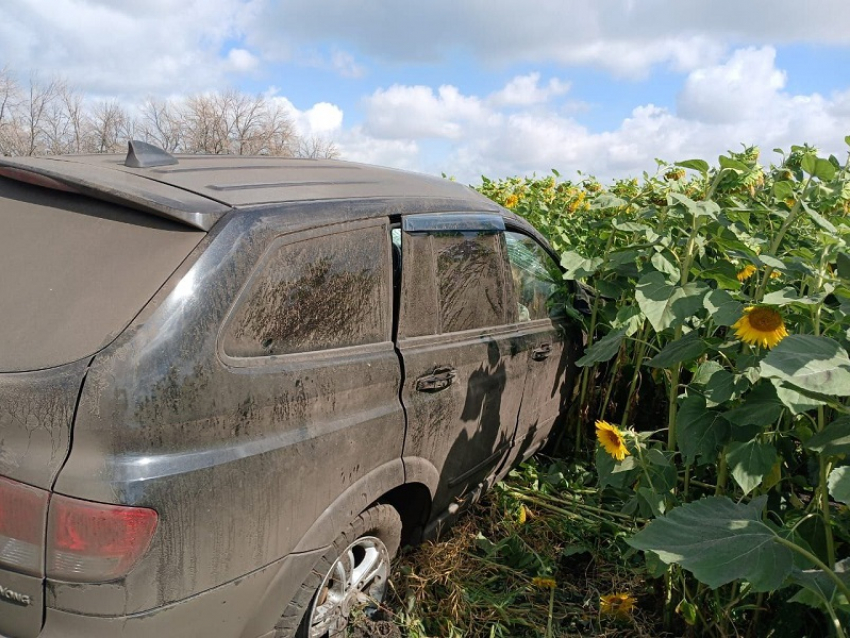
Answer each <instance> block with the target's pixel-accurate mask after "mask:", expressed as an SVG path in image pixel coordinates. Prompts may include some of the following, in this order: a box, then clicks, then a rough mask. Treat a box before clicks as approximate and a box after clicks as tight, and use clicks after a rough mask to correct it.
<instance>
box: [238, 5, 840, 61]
mask: <svg viewBox="0 0 850 638" xmlns="http://www.w3.org/2000/svg"><path fill="white" fill-rule="evenodd" d="M847 24H850V3H848V2H846V0H821V1H820V2H818V3H817V6H816V8H814V7H813V5H811V3H806V2H800V1H799V0H747V1H745V2H741V0H715V1H714V2H675V3H674V2H670V1H669V0H640V1H638V2H635V1H634V0H607V1H605V2H599V1H598V0H570V1H569V2H565V1H564V0H526V2H524V3H522V4H521V5H519V4H517V3H516V2H515V1H513V0H486V1H485V0H468V1H466V2H457V0H429V2H420V3H412V2H409V1H406V0H405V1H402V0H387V1H386V2H380V3H377V2H374V3H363V2H362V1H360V0H287V2H273V1H267V2H265V3H263V4H262V6H261V8H260V10H259V11H258V12H257V14H256V17H255V19H253V20H248V21H247V25H248V26H247V27H246V28H247V36H248V38H249V40H250V41H251V42H252V43H253V44H255V45H256V46H258V47H260V48H263V49H265V50H267V51H269V52H275V53H277V54H278V55H286V54H287V53H286V51H283V50H282V43H283V42H287V43H292V42H296V43H301V44H302V45H306V46H311V45H312V43H314V42H340V41H341V42H345V43H346V46H347V47H348V48H349V50H351V51H355V52H357V53H359V54H362V55H368V56H371V57H373V58H375V59H379V60H382V61H385V62H388V63H393V64H397V63H403V62H411V61H413V62H440V61H441V62H446V61H449V60H451V59H452V57H453V56H455V55H456V54H457V52H458V51H459V50H460V51H465V52H470V53H471V54H472V55H473V56H474V57H475V58H477V59H478V60H479V61H481V62H483V63H484V64H488V65H492V64H514V63H521V62H533V63H543V62H554V63H559V64H567V65H589V66H593V67H596V68H600V69H604V70H607V71H610V72H612V73H614V74H616V75H620V76H628V77H633V78H640V77H643V76H645V75H646V74H647V73H648V72H649V70H650V69H651V68H652V67H653V66H654V65H658V64H662V65H669V66H670V67H671V68H673V69H675V70H677V71H683V72H688V71H691V70H693V69H696V68H700V67H702V66H706V65H709V64H714V63H716V62H717V61H718V60H719V59H720V58H721V57H722V56H723V54H724V52H725V51H726V50H727V49H728V47H729V46H730V44H738V43H742V42H743V43H751V44H753V45H755V46H761V45H767V44H786V43H811V44H816V45H828V44H838V45H847V44H850V30H848V29H847Z"/></svg>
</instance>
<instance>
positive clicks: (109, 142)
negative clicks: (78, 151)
mask: <svg viewBox="0 0 850 638" xmlns="http://www.w3.org/2000/svg"><path fill="white" fill-rule="evenodd" d="M132 129H133V123H132V121H131V118H130V117H129V116H128V115H127V112H126V111H125V110H124V109H123V108H122V107H121V105H120V104H118V102H116V101H114V100H113V101H109V102H99V103H98V104H96V105H95V107H94V111H93V112H92V115H91V127H90V130H91V133H90V136H89V139H90V142H89V144H90V147H89V149H88V150H90V151H91V152H94V153H117V152H119V151H121V150H123V148H124V146H125V144H126V142H127V139H128V137H129V136H128V133H130V132H131V131H132Z"/></svg>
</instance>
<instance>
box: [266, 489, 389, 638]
mask: <svg viewBox="0 0 850 638" xmlns="http://www.w3.org/2000/svg"><path fill="white" fill-rule="evenodd" d="M400 541H401V517H399V515H398V512H397V511H396V510H395V508H393V507H392V506H390V505H375V506H374V507H371V508H369V509H368V510H366V511H365V512H363V513H362V514H361V515H360V516H358V517H357V518H355V519H354V520H353V521H352V522H351V523H350V524H349V526H348V528H347V529H346V530H345V531H343V532H342V533H341V534H340V535H339V536H338V537H337V538H336V540H335V541H334V543H333V545H332V546H331V548H330V549H329V550H328V551H327V552H326V553H325V555H324V556H322V558H320V559H319V561H318V562H317V563H316V565H315V566H314V567H313V570H312V571H311V572H310V575H309V576H308V577H307V579H306V580H305V582H304V584H303V585H302V586H301V588H300V589H299V591H298V594H297V595H296V596H295V598H294V599H293V601H292V602H291V603H290V604H289V606H288V607H287V609H286V611H285V612H284V614H283V617H282V618H281V620H280V622H279V623H278V625H277V630H278V633H277V637H278V638H285V637H288V636H291V635H293V634H292V633H291V629H292V628H293V624H294V623H295V622H298V620H299V619H300V622H298V624H297V631H296V633H295V637H296V638H337V637H340V638H341V637H342V636H345V629H346V627H348V621H349V618H350V617H351V615H352V612H357V611H362V612H363V613H364V614H365V615H366V616H371V615H372V614H374V613H375V611H377V609H378V606H379V605H380V603H381V602H382V601H383V599H384V596H385V595H386V591H387V583H388V580H389V575H390V563H391V561H392V559H393V558H394V557H395V554H396V552H397V551H398V546H399V543H400Z"/></svg>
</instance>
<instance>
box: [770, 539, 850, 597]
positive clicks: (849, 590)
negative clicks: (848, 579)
mask: <svg viewBox="0 0 850 638" xmlns="http://www.w3.org/2000/svg"><path fill="white" fill-rule="evenodd" d="M773 540H775V541H776V542H777V543H779V544H780V545H784V546H785V547H787V548H788V549H790V550H792V551H795V552H797V553H798V554H800V556H803V557H804V558H806V559H807V560H809V561H811V562H812V563H814V564H815V565H816V566H817V567H818V568H819V569H820V570H821V571H823V573H824V574H825V575H826V577H827V578H829V579H830V580H831V581H832V582H833V583H835V586H836V587H838V591H840V592H841V593H842V594H844V596H846V597H847V599H848V600H850V587H848V586H847V584H846V583H845V582H844V581H843V580H841V579H840V578H839V577H838V575H837V574H836V573H835V572H834V571H833V570H832V569H831V568H830V567H829V565H827V564H826V563H824V562H823V561H822V560H821V559H819V558H818V557H817V556H815V555H814V554H812V553H811V552H810V551H809V550H807V549H805V548H803V547H800V546H799V545H797V544H796V543H794V542H792V541H789V540H788V539H787V538H783V537H782V536H774V537H773Z"/></svg>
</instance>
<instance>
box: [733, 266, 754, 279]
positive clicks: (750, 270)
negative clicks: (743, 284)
mask: <svg viewBox="0 0 850 638" xmlns="http://www.w3.org/2000/svg"><path fill="white" fill-rule="evenodd" d="M756 270H757V268H756V267H755V266H753V265H752V264H747V265H746V266H744V269H743V270H739V271H738V275H737V277H738V281H746V280H747V279H749V278H750V277H752V276H753V275H755V274H756Z"/></svg>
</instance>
